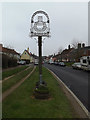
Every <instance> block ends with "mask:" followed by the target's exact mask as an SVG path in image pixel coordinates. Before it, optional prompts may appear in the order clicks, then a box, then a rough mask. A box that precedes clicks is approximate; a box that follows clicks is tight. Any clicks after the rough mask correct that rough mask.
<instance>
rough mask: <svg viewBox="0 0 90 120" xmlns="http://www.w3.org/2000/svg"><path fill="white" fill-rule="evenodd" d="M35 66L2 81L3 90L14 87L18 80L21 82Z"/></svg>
mask: <svg viewBox="0 0 90 120" xmlns="http://www.w3.org/2000/svg"><path fill="white" fill-rule="evenodd" d="M32 68H33V67H31V68H29V69H27V70H25V71H22V72H21V73H19V74H17V75H15V76H13V77H12V78H10V79H8V80H6V81H5V82H3V83H2V92H4V91H6V90H7V89H9V88H10V87H12V86H13V85H14V84H16V83H17V82H19V81H20V80H21V79H23V78H24V77H25V76H27V75H28V74H29V73H30V72H31V70H32Z"/></svg>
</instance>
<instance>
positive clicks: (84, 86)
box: [44, 64, 90, 111]
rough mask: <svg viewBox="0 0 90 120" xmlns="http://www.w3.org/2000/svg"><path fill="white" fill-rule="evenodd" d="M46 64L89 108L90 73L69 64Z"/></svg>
mask: <svg viewBox="0 0 90 120" xmlns="http://www.w3.org/2000/svg"><path fill="white" fill-rule="evenodd" d="M44 66H45V67H47V68H48V69H50V70H51V71H53V72H54V73H55V74H56V75H57V76H58V77H59V78H60V79H61V80H62V81H63V82H64V83H65V85H66V86H67V87H68V88H69V89H70V90H71V91H72V92H73V93H74V94H75V95H76V96H77V98H78V99H79V100H80V101H81V102H82V103H83V105H84V106H85V107H86V108H87V109H88V110H89V108H88V77H89V75H90V73H88V72H86V71H83V70H75V69H72V68H71V67H67V66H66V67H61V66H56V65H50V64H44ZM89 111H90V110H89Z"/></svg>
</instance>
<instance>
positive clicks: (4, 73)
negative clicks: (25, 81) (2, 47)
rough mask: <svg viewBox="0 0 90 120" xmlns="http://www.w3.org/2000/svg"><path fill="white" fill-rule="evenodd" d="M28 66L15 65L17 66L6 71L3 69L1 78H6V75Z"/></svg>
mask: <svg viewBox="0 0 90 120" xmlns="http://www.w3.org/2000/svg"><path fill="white" fill-rule="evenodd" d="M27 67H28V66H26V65H25V66H20V67H17V68H13V69H12V70H7V71H4V72H2V79H4V78H6V77H9V76H11V75H13V74H16V73H18V72H20V71H22V70H24V69H25V68H27Z"/></svg>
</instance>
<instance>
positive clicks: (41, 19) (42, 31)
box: [30, 11, 50, 84]
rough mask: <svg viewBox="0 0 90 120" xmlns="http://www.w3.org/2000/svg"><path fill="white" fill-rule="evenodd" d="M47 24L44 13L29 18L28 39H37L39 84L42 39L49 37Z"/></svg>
mask: <svg viewBox="0 0 90 120" xmlns="http://www.w3.org/2000/svg"><path fill="white" fill-rule="evenodd" d="M49 24H50V23H49V17H48V15H47V13H46V12H44V11H36V12H35V13H34V14H33V15H32V17H31V29H30V37H33V38H34V37H36V38H37V39H38V48H39V51H38V52H39V81H40V84H42V38H43V37H44V38H45V37H50V27H49Z"/></svg>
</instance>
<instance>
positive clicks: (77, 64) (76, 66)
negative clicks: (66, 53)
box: [72, 62, 81, 69]
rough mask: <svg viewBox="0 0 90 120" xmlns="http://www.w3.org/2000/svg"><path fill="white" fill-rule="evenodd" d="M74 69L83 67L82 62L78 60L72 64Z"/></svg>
mask: <svg viewBox="0 0 90 120" xmlns="http://www.w3.org/2000/svg"><path fill="white" fill-rule="evenodd" d="M72 68H73V69H81V63H79V62H77V63H74V64H73V65H72Z"/></svg>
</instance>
